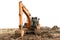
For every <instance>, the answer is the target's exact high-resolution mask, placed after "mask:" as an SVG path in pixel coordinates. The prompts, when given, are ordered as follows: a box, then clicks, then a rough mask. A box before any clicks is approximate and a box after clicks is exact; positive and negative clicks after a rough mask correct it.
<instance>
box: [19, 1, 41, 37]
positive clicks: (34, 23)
mask: <svg viewBox="0 0 60 40" xmlns="http://www.w3.org/2000/svg"><path fill="white" fill-rule="evenodd" d="M23 12H24V14H25V15H26V17H27V21H26V22H25V24H24V25H23V21H22V18H23ZM24 28H27V31H26V32H28V33H29V31H31V32H32V31H33V32H35V30H40V24H39V18H37V17H31V14H30V13H29V11H28V9H27V8H26V7H25V6H24V5H23V4H22V1H20V2H19V29H20V30H21V36H23V35H24V32H25V30H23V29H24Z"/></svg>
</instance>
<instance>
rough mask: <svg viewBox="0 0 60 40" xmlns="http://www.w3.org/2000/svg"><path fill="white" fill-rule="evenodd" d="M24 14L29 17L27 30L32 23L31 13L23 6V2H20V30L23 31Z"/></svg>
mask: <svg viewBox="0 0 60 40" xmlns="http://www.w3.org/2000/svg"><path fill="white" fill-rule="evenodd" d="M23 12H24V13H25V15H26V16H27V20H28V21H27V22H28V23H27V28H30V26H31V21H30V16H31V15H30V13H29V11H28V10H27V8H26V7H25V6H24V5H23V4H22V1H20V2H19V25H20V26H19V28H20V29H22V23H23V21H22V17H23V16H22V15H23Z"/></svg>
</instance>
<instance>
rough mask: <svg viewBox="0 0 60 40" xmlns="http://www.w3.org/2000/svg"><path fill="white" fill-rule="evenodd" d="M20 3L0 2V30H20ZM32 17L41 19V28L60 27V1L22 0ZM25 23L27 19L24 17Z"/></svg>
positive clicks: (13, 0) (1, 0) (5, 0)
mask: <svg viewBox="0 0 60 40" xmlns="http://www.w3.org/2000/svg"><path fill="white" fill-rule="evenodd" d="M19 1H21V0H0V28H18V26H19V15H18V14H19ZM22 2H23V4H24V5H25V6H26V7H27V9H28V10H29V11H30V13H31V16H33V17H35V16H36V17H38V18H40V24H41V26H48V27H53V26H54V25H57V26H60V0H22ZM23 17H24V18H23V23H24V22H25V20H26V18H25V16H23Z"/></svg>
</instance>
